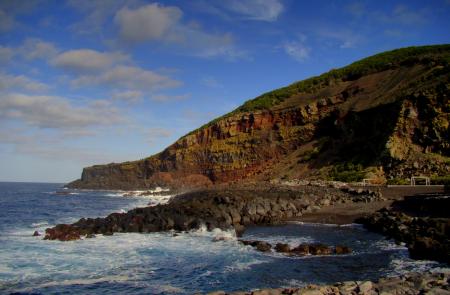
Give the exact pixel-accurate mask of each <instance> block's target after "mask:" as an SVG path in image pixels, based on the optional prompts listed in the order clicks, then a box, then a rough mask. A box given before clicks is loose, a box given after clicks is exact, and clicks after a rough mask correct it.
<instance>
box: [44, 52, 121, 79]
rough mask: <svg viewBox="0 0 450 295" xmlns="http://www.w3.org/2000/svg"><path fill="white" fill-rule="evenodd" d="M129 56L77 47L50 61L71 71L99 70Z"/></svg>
mask: <svg viewBox="0 0 450 295" xmlns="http://www.w3.org/2000/svg"><path fill="white" fill-rule="evenodd" d="M128 59H129V57H128V56H127V55H124V54H122V53H119V52H99V51H96V50H92V49H76V50H69V51H65V52H63V53H61V54H59V55H57V56H56V57H55V58H53V59H52V60H51V61H50V63H51V64H52V65H53V66H56V67H60V68H63V69H65V70H67V71H69V72H75V73H84V72H98V71H101V70H105V69H107V68H110V67H111V66H113V65H114V64H118V63H121V62H123V61H126V60H128Z"/></svg>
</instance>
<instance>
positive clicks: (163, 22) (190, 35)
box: [114, 3, 246, 59]
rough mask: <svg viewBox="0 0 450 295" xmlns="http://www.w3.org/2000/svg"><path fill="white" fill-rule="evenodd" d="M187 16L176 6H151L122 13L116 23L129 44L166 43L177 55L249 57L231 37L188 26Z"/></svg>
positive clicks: (228, 34) (122, 11)
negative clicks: (184, 16) (177, 52)
mask: <svg viewBox="0 0 450 295" xmlns="http://www.w3.org/2000/svg"><path fill="white" fill-rule="evenodd" d="M182 17H183V12H182V11H181V9H180V8H178V7H176V6H162V5H160V4H156V3H153V4H148V5H144V6H141V7H138V8H134V9H133V8H129V7H124V8H122V9H120V10H119V11H118V12H117V13H116V15H115V17H114V22H115V24H116V25H117V27H118V30H119V37H120V39H121V41H122V42H124V43H126V44H138V43H144V42H149V41H150V42H151V41H153V42H156V41H159V42H164V43H165V44H166V45H172V46H174V49H175V51H177V49H179V50H178V51H179V52H180V53H182V54H189V55H194V56H198V57H206V58H211V57H218V56H225V57H227V58H229V59H237V58H242V57H245V56H246V54H245V53H244V52H242V51H241V50H238V49H237V48H236V47H235V45H234V43H235V42H234V39H233V37H232V35H231V34H230V33H209V32H207V31H205V30H203V29H202V28H201V26H200V25H199V24H198V23H195V22H194V23H193V22H190V23H185V22H183V20H182Z"/></svg>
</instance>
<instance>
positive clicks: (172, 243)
mask: <svg viewBox="0 0 450 295" xmlns="http://www.w3.org/2000/svg"><path fill="white" fill-rule="evenodd" d="M61 188H62V184H42V183H0V293H2V294H3V293H6V294H8V293H20V294H30V293H33V294H193V293H196V292H202V293H205V292H210V291H214V290H225V291H236V290H252V289H256V288H267V287H272V288H275V287H289V286H299V285H305V284H310V283H332V282H335V281H348V280H366V279H371V280H373V279H377V278H380V277H383V276H392V275H398V274H402V273H405V272H408V271H426V270H442V268H443V267H445V265H441V264H438V263H436V262H431V261H414V260H411V259H410V258H408V251H407V249H406V248H405V247H404V246H401V245H396V244H395V243H394V242H393V241H390V240H386V239H385V238H384V237H383V236H381V235H378V234H374V233H370V232H368V231H366V230H365V229H363V228H362V227H361V226H359V225H345V226H336V225H319V224H303V223H289V224H286V225H282V226H270V227H253V228H249V229H248V230H247V231H246V233H245V234H244V237H243V239H257V240H264V241H268V242H271V243H273V244H275V243H277V242H285V243H289V244H290V245H291V246H295V245H297V244H300V243H305V242H307V243H311V242H321V243H325V244H329V245H336V244H342V245H346V246H349V247H351V248H352V249H353V252H352V254H348V255H339V256H336V255H331V256H308V257H288V256H284V255H282V254H279V253H273V252H271V253H261V252H257V251H256V250H255V249H253V248H252V247H250V246H244V245H242V244H240V243H239V242H238V241H237V239H236V237H235V235H234V232H232V231H228V232H227V231H220V230H215V231H213V232H208V231H206V230H205V229H203V228H200V229H198V230H196V231H192V232H185V233H179V234H178V235H174V233H173V232H163V233H151V234H138V233H121V234H114V235H113V236H102V235H97V237H96V238H93V239H86V240H79V241H71V242H59V241H46V240H43V239H42V236H38V237H34V236H32V235H33V232H34V231H36V230H37V231H39V232H41V233H43V232H44V231H45V228H47V227H51V226H53V225H55V224H57V223H71V222H74V221H77V220H78V219H79V218H81V217H104V216H106V215H108V214H110V213H112V212H124V211H126V210H129V209H132V208H135V207H143V206H147V204H149V203H152V204H157V203H158V202H161V201H167V200H166V199H165V198H163V197H158V196H154V197H124V196H123V194H124V192H111V191H82V190H74V191H67V192H68V194H56V193H55V192H57V191H61ZM217 238H223V239H217ZM216 240H219V241H216Z"/></svg>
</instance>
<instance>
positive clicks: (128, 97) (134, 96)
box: [112, 90, 143, 104]
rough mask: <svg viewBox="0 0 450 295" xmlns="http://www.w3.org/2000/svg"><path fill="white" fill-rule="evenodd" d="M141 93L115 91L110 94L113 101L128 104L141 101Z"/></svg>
mask: <svg viewBox="0 0 450 295" xmlns="http://www.w3.org/2000/svg"><path fill="white" fill-rule="evenodd" d="M142 97H143V93H142V91H137V90H128V91H115V92H114V93H113V94H112V98H113V99H114V100H119V101H124V102H127V103H130V104H134V103H138V102H140V101H142Z"/></svg>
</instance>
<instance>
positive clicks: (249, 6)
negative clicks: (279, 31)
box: [223, 0, 284, 22]
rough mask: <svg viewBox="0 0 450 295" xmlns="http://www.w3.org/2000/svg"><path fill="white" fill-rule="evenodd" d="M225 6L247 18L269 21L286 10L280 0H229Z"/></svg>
mask: <svg viewBox="0 0 450 295" xmlns="http://www.w3.org/2000/svg"><path fill="white" fill-rule="evenodd" d="M223 6H224V7H225V8H227V9H229V10H231V11H233V12H235V13H239V14H241V15H243V16H244V17H245V18H247V19H251V20H259V21H269V22H272V21H275V20H277V19H278V17H279V15H280V14H281V13H282V12H283V10H284V7H283V4H282V3H281V2H280V1H279V0H228V1H225V2H223Z"/></svg>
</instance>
